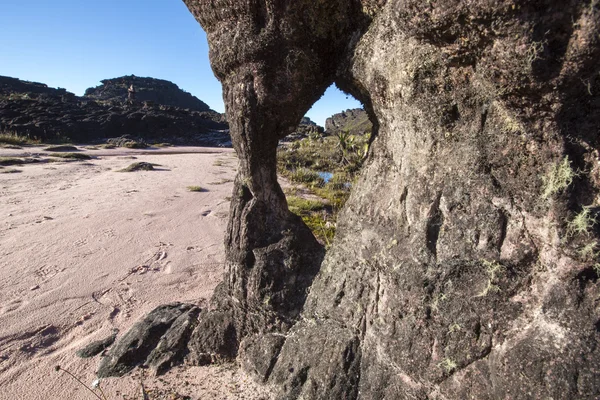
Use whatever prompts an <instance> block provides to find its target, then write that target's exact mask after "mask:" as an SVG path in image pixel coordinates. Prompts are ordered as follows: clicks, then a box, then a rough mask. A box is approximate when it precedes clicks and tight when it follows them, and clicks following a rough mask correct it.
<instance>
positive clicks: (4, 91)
mask: <svg viewBox="0 0 600 400" xmlns="http://www.w3.org/2000/svg"><path fill="white" fill-rule="evenodd" d="M11 95H14V96H15V97H20V98H22V97H26V96H28V95H35V96H36V97H37V96H38V95H50V96H68V97H75V95H74V94H73V93H71V92H67V89H62V88H58V89H55V88H51V87H48V85H46V84H44V83H40V82H30V81H22V80H20V79H17V78H11V77H9V76H0V99H1V98H7V97H10V96H11Z"/></svg>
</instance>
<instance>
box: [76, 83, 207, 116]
mask: <svg viewBox="0 0 600 400" xmlns="http://www.w3.org/2000/svg"><path fill="white" fill-rule="evenodd" d="M100 82H101V83H102V85H100V86H96V87H94V88H89V89H87V90H86V91H85V94H84V97H86V98H88V99H90V100H99V101H120V102H122V101H124V100H125V99H127V89H128V88H129V87H130V86H131V85H133V86H134V88H135V98H136V100H137V101H139V102H142V103H143V102H152V103H156V104H162V105H165V106H172V107H177V108H184V109H185V108H188V109H190V110H192V111H211V110H210V107H209V106H208V105H207V104H206V103H205V102H203V101H202V100H200V99H199V98H197V97H196V96H193V95H192V94H190V93H188V92H186V91H183V90H181V89H180V88H179V86H177V85H176V84H174V83H173V82H169V81H166V80H164V79H156V78H142V77H139V76H135V75H127V76H121V77H119V78H113V79H104V80H102V81H100Z"/></svg>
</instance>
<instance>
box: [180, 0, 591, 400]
mask: <svg viewBox="0 0 600 400" xmlns="http://www.w3.org/2000/svg"><path fill="white" fill-rule="evenodd" d="M185 2H186V4H187V5H188V8H189V9H190V10H191V12H192V13H193V14H194V15H195V16H196V18H197V19H198V21H199V22H200V23H201V24H202V26H203V27H204V29H205V30H206V32H207V35H208V40H209V44H210V57H211V62H212V65H213V69H214V71H215V73H216V75H217V77H218V78H219V79H220V80H221V81H222V83H223V87H224V94H225V99H226V107H227V112H228V115H229V120H230V124H231V134H232V138H233V142H234V146H235V148H236V151H237V152H238V155H239V156H240V171H239V176H238V178H237V180H236V186H235V192H234V197H233V200H232V208H231V215H230V222H229V228H228V234H227V243H226V244H227V262H228V265H229V270H228V273H227V275H226V279H225V282H224V283H223V284H222V286H221V288H220V290H219V291H218V292H217V293H216V294H215V296H214V298H213V300H212V304H213V306H212V307H213V310H214V311H213V312H212V313H210V312H208V313H205V314H204V315H203V316H201V318H200V322H199V326H198V328H197V329H196V331H195V333H194V335H193V338H195V339H194V340H195V341H193V342H192V343H193V345H192V346H191V350H192V352H196V353H200V354H207V353H211V352H215V353H218V352H222V351H223V350H224V347H223V346H216V345H213V344H211V343H210V341H209V340H208V337H209V334H208V332H210V331H211V330H213V331H214V330H220V331H221V332H229V336H228V339H227V341H221V342H220V343H228V346H226V347H227V356H229V357H233V356H234V355H235V354H238V352H237V350H238V346H239V345H240V342H241V343H242V345H241V349H242V351H241V353H240V357H241V358H242V364H243V365H245V366H246V368H248V369H250V370H252V371H254V372H257V373H259V374H261V375H262V376H261V378H262V379H264V380H267V381H269V382H272V383H276V384H278V385H279V387H280V388H281V395H282V398H286V399H296V398H303V399H325V398H336V399H356V398H363V399H375V398H386V399H392V398H393V399H428V398H431V399H435V398H440V399H441V398H447V399H449V398H452V399H463V398H477V399H497V398H514V399H529V398H564V399H567V398H590V399H591V398H596V397H598V396H600V384H599V383H598V382H600V380H599V379H598V378H599V371H600V354H599V353H598V352H599V350H598V349H599V347H598V345H599V330H600V328H598V326H599V325H600V323H599V321H600V312H599V310H598V306H597V302H596V299H597V298H598V297H599V296H600V291H599V288H598V283H597V280H598V271H599V269H600V268H599V267H598V239H599V231H598V229H597V225H596V218H597V211H598V205H599V200H600V199H599V196H598V195H599V192H598V188H599V185H600V170H599V167H598V165H599V164H598V163H599V159H598V145H599V143H598V131H597V129H598V126H600V75H599V73H600V71H599V69H598V63H597V60H598V59H600V43H599V36H598V31H599V27H600V5H599V4H598V2H597V1H576V0H572V1H569V0H567V1H562V2H557V1H551V0H545V1H544V0H535V1H534V0H530V1H526V0H523V1H517V2H514V1H508V0H506V1H505V0H500V1H487V0H475V1H470V2H463V1H458V0H456V1H443V2H442V1H430V2H423V1H420V0H410V1H400V0H387V1H385V0H362V1H359V0H355V1H336V0H333V1H328V2H309V1H303V0H299V1H294V2H279V1H273V0H235V1H233V0H215V1H211V2H204V1H199V0H185ZM333 82H335V83H336V84H337V85H338V86H339V87H340V88H342V89H343V90H345V91H347V92H349V93H350V94H352V95H353V96H354V97H356V98H357V99H359V100H360V101H361V102H362V103H363V104H365V106H366V110H367V112H368V114H369V116H370V118H371V120H372V122H373V125H374V127H373V130H374V134H375V139H374V141H373V143H372V146H371V149H370V154H369V158H368V161H367V163H366V167H365V168H364V171H363V173H362V176H361V179H360V181H359V182H358V183H357V184H356V185H355V186H354V191H353V194H352V196H351V198H350V200H349V202H348V203H347V205H346V207H345V210H344V211H343V213H342V217H341V218H340V220H339V221H338V230H337V236H336V239H335V243H334V244H333V246H332V247H331V249H330V250H329V252H328V253H327V256H326V257H325V259H324V261H323V263H322V265H319V264H316V263H318V261H319V258H318V257H314V258H313V259H311V260H307V259H306V257H307V255H308V254H310V253H311V252H313V251H315V249H316V248H317V247H316V246H315V245H313V244H312V242H310V241H309V239H308V236H309V235H308V234H306V233H305V232H306V231H305V229H304V227H303V224H302V223H301V221H299V220H294V219H293V218H291V216H290V214H289V212H288V211H287V207H286V205H285V201H284V198H283V196H282V195H281V190H280V188H279V185H278V184H277V182H276V177H275V162H274V148H275V146H276V142H277V140H278V139H279V138H281V136H282V135H284V134H286V132H289V130H290V129H293V128H292V127H293V126H294V125H295V124H296V123H297V122H298V121H299V120H300V117H301V116H302V115H304V113H305V112H306V111H307V110H308V108H309V107H310V106H311V105H312V103H313V102H314V101H316V99H318V98H319V96H320V95H321V94H322V93H323V91H324V90H325V88H326V87H328V86H329V85H330V84H332V83H333ZM300 233H302V234H305V235H306V238H304V240H303V239H302V238H301V237H299V235H300ZM293 246H294V247H293ZM319 266H320V272H319V273H318V275H317V276H316V278H315V279H314V282H312V283H311V281H312V279H313V275H314V273H315V271H316V270H317V269H318V268H319ZM299 282H300V284H299ZM309 287H310V294H309V295H308V297H307V298H305V297H304V296H302V295H300V293H304V292H305V291H306V290H307V289H308V288H309ZM294 289H300V290H299V291H297V292H295V294H292V292H291V291H292V290H294ZM300 310H301V314H300V315H301V316H300V318H298V314H299V312H300ZM275 321H281V323H274V322H275ZM277 331H278V332H277ZM265 333H268V334H265ZM257 334H258V335H257ZM277 334H282V335H283V336H284V337H285V342H284V343H283V344H282V343H281V342H282V341H281V340H279V339H278V340H274V339H275V338H278V337H279V336H277ZM222 337H223V336H222ZM260 357H266V359H263V360H261V359H259V358H260Z"/></svg>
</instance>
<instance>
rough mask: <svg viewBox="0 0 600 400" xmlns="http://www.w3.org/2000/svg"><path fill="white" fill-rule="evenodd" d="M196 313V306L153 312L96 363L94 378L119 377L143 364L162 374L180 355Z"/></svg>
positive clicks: (168, 307)
mask: <svg viewBox="0 0 600 400" xmlns="http://www.w3.org/2000/svg"><path fill="white" fill-rule="evenodd" d="M198 312H199V310H198V308H197V307H196V306H193V305H190V304H182V303H173V304H167V305H162V306H159V307H157V308H155V309H154V310H153V311H152V312H150V313H149V314H148V315H147V316H146V317H144V318H143V319H142V320H141V321H138V322H136V323H135V325H133V327H132V328H131V329H130V330H129V331H128V332H127V333H126V334H125V335H124V336H123V337H122V338H121V339H120V340H119V341H118V342H117V343H116V344H115V345H114V346H113V347H111V349H110V350H109V352H108V354H107V355H106V356H105V357H104V358H103V359H102V360H101V362H100V366H99V367H98V372H97V375H98V377H100V378H105V377H109V376H122V375H124V374H126V373H127V372H129V371H131V370H132V369H133V368H135V367H136V366H138V365H142V364H144V363H147V364H148V365H150V366H152V367H154V368H156V369H158V371H157V372H162V370H163V368H164V366H165V365H167V364H169V363H171V362H174V361H176V357H177V356H180V355H182V354H183V353H182V352H183V351H184V348H185V346H183V347H182V343H183V344H184V345H185V342H186V340H185V339H186V335H187V334H188V330H189V327H190V326H191V324H192V323H193V321H192V320H193V319H194V317H195V315H197V313H198ZM182 316H183V317H182ZM180 317H182V318H180Z"/></svg>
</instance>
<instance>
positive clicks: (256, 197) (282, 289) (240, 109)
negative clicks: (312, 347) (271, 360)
mask: <svg viewBox="0 0 600 400" xmlns="http://www.w3.org/2000/svg"><path fill="white" fill-rule="evenodd" d="M186 4H187V5H188V8H189V9H190V10H191V11H192V13H193V14H194V15H195V16H196V18H197V19H198V20H199V22H200V23H201V24H202V26H203V27H204V29H205V30H206V32H207V35H208V39H209V42H210V45H211V63H212V66H213V70H214V71H215V74H216V76H217V77H218V78H219V79H220V80H221V82H222V83H223V93H224V100H225V105H226V112H227V119H228V122H229V124H230V133H231V136H232V141H233V145H234V147H235V150H236V152H237V154H238V156H239V158H240V164H239V170H238V175H237V177H236V179H235V186H234V193H233V196H232V205H231V214H230V219H229V225H228V228H227V237H226V248H227V250H226V254H227V264H228V271H227V274H226V280H225V281H224V282H223V284H222V285H221V286H220V287H219V289H218V290H217V292H216V293H215V296H214V298H213V301H212V304H211V309H210V310H207V311H206V312H204V313H203V315H201V317H200V322H199V325H198V327H197V328H196V330H195V332H194V334H193V337H192V342H191V344H190V349H191V352H192V356H193V357H196V359H197V361H198V362H204V361H208V359H209V358H211V357H214V356H227V357H234V356H235V355H236V354H237V352H238V346H239V344H240V342H241V340H242V338H244V337H247V336H252V335H253V334H260V336H257V337H256V339H257V340H259V341H265V340H266V341H267V342H268V345H271V344H272V343H275V346H277V345H279V346H280V345H281V342H280V341H279V340H273V337H271V336H268V335H265V334H266V333H280V332H285V331H287V329H289V327H290V326H292V324H293V322H294V321H295V319H296V318H297V317H298V316H299V313H300V311H301V309H302V306H303V304H304V301H305V298H306V294H307V290H308V288H309V286H310V284H311V283H312V280H313V278H314V276H315V274H316V273H317V271H318V269H319V267H320V264H321V261H322V257H323V254H324V251H323V248H322V246H321V245H319V243H318V242H317V241H316V240H315V238H314V236H313V235H312V233H311V232H310V230H309V229H308V228H307V227H306V226H305V224H304V223H303V222H302V220H301V219H300V218H299V217H297V216H295V215H294V214H292V213H290V212H289V211H288V208H287V203H286V200H285V196H284V194H283V192H282V190H281V188H280V186H279V184H278V183H277V174H276V149H277V144H278V141H279V139H281V138H283V137H285V136H286V135H287V134H289V133H291V132H292V131H293V129H294V128H295V127H296V126H297V124H298V123H299V121H300V119H301V118H302V117H303V116H304V114H305V113H306V111H307V110H308V109H309V108H310V107H311V105H312V104H313V103H314V102H315V101H316V100H318V98H319V97H320V96H321V95H322V94H323V92H324V91H325V89H326V88H327V87H328V86H329V85H330V84H331V83H332V82H333V78H334V75H335V72H336V69H337V65H338V64H339V60H340V59H341V56H342V54H343V52H344V49H345V47H346V45H347V43H348V41H349V39H350V38H351V35H349V34H348V30H349V29H357V26H358V25H357V24H352V23H350V22H351V21H352V16H353V15H359V14H357V13H356V11H355V9H357V3H356V2H346V1H332V2H319V3H318V4H313V2H309V1H294V2H280V1H264V0H263V1H248V0H246V1H237V0H236V1H229V0H220V1H213V2H210V3H209V2H204V1H195V0H186ZM336 18H337V19H338V21H337V22H336ZM338 22H339V23H338ZM265 338H266V339H265ZM256 346H258V347H261V346H263V345H262V344H261V343H258V344H257V343H255V341H254V339H252V338H250V339H248V341H247V342H246V343H245V344H244V349H245V350H246V351H247V352H249V353H251V352H252V351H253V349H254V348H255V347H256ZM263 372H267V371H263Z"/></svg>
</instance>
